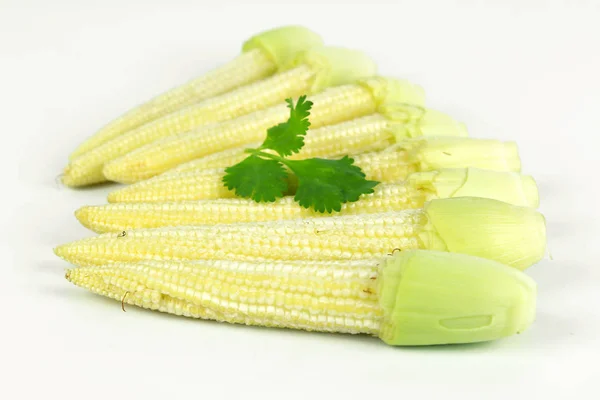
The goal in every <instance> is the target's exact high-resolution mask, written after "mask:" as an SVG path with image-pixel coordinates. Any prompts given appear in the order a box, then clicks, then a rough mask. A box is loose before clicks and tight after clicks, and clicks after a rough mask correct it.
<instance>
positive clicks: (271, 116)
mask: <svg viewBox="0 0 600 400" xmlns="http://www.w3.org/2000/svg"><path fill="white" fill-rule="evenodd" d="M309 99H310V101H312V102H313V103H314V104H313V107H312V110H311V115H310V123H311V127H312V128H313V129H314V128H318V127H320V126H324V125H330V124H335V123H338V122H341V121H347V120H351V119H353V118H357V117H360V116H365V115H369V114H373V113H375V112H376V111H377V110H378V109H379V108H381V107H384V106H385V105H387V104H390V102H393V103H396V102H409V103H415V104H417V105H421V104H422V103H423V101H424V100H423V93H422V89H421V88H420V87H418V86H415V85H412V84H410V83H408V82H405V81H398V80H395V79H386V78H372V79H368V80H365V81H361V82H359V83H354V84H348V85H342V86H337V87H333V88H329V89H327V90H325V91H323V92H321V93H319V94H316V95H314V96H311V97H310V98H309ZM288 116H289V109H288V108H287V104H285V103H283V104H280V105H277V106H273V107H271V108H268V109H265V110H260V111H256V112H254V113H252V114H247V115H245V116H242V117H239V118H236V119H233V120H229V121H224V122H221V123H219V124H213V125H207V126H205V127H203V128H200V129H197V130H194V131H191V132H189V133H184V134H181V135H177V136H174V137H169V138H165V139H162V140H157V141H155V142H153V143H150V144H148V145H146V146H143V147H141V148H139V149H137V150H134V151H132V152H130V153H128V154H126V155H124V156H122V157H119V158H117V159H116V160H114V161H112V162H111V163H110V164H108V165H106V167H105V174H106V176H107V178H109V179H111V180H114V181H117V182H122V183H133V182H137V181H140V180H143V179H147V178H150V177H152V176H155V175H158V174H160V173H162V172H165V171H166V170H169V169H171V168H173V167H175V166H177V165H179V164H181V163H183V162H187V161H190V160H193V159H196V158H198V157H202V156H206V155H209V154H212V153H215V152H219V151H223V150H226V149H229V148H232V147H238V146H241V145H244V144H248V143H253V142H256V141H260V140H263V139H264V138H265V137H266V130H267V129H268V128H270V127H272V126H273V125H276V124H279V123H281V122H284V121H286V120H287V118H288Z"/></svg>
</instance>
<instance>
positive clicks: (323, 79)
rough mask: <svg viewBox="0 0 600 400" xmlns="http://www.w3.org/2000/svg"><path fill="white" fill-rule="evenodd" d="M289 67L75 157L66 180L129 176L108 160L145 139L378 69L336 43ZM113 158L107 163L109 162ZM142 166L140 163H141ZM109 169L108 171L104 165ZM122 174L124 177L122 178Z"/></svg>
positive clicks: (260, 107)
mask: <svg viewBox="0 0 600 400" xmlns="http://www.w3.org/2000/svg"><path fill="white" fill-rule="evenodd" d="M292 66H293V67H292V68H291V69H286V70H283V71H281V72H278V73H277V74H275V75H273V76H271V77H268V78H265V79H263V80H261V81H258V82H255V83H251V84H248V85H246V86H242V87H240V88H238V89H235V90H232V91H230V92H227V93H224V94H222V95H220V96H216V97H212V98H210V99H206V100H204V101H202V102H200V103H197V104H194V105H191V106H189V107H186V108H184V109H182V110H179V111H176V112H174V113H172V114H168V115H165V116H164V117H162V118H159V119H157V120H154V121H152V122H149V123H148V124H145V125H142V126H140V127H138V128H136V129H134V130H132V131H130V132H127V133H125V134H124V135H122V136H119V137H116V138H114V139H112V140H110V141H108V142H106V143H104V144H103V145H101V146H100V147H97V148H95V149H93V150H91V151H89V152H87V153H85V154H82V155H81V156H79V157H77V158H76V159H74V160H72V161H71V163H70V164H69V165H68V166H67V168H66V169H65V171H64V176H63V182H64V183H65V184H67V185H70V186H79V185H85V184H90V183H95V182H100V181H103V180H106V179H105V178H107V179H108V180H115V181H125V180H127V179H128V177H129V175H130V171H129V170H128V169H125V170H124V169H122V168H121V167H120V166H122V165H121V164H120V163H114V164H113V163H109V162H110V161H111V160H114V159H117V158H119V157H120V156H122V155H125V154H127V153H128V152H130V151H133V150H135V149H137V148H139V147H142V146H144V145H146V144H149V143H153V142H155V141H157V140H159V139H162V138H167V137H171V136H177V135H180V134H184V133H186V132H189V131H193V130H196V129H200V128H201V127H203V126H206V125H210V124H211V123H213V125H215V124H214V123H216V122H219V121H225V120H231V119H235V118H237V117H239V116H242V115H246V114H248V113H252V112H254V111H257V110H264V109H268V107H271V106H273V105H275V104H278V103H280V102H283V101H284V100H285V99H286V98H289V97H298V96H300V95H303V94H313V93H318V92H320V91H322V90H323V89H324V88H326V87H329V86H338V85H343V84H347V83H352V82H356V81H357V80H360V79H364V78H367V77H372V76H373V75H374V74H375V73H376V70H377V67H376V65H375V64H374V62H373V61H372V60H371V59H370V58H368V57H367V56H366V55H365V54H363V53H361V52H358V51H354V50H349V49H344V48H335V47H320V48H316V49H311V50H309V51H306V52H303V53H301V54H300V55H299V56H298V58H297V59H294V63H293V64H292ZM106 163H109V164H108V165H106V167H105V164H106ZM141 166H142V165H141V164H138V165H136V168H140V167H141ZM103 168H104V170H103ZM121 176H123V179H121Z"/></svg>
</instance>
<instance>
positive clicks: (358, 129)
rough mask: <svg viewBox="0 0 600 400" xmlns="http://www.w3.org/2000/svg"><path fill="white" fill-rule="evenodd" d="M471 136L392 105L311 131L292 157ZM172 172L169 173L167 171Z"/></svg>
mask: <svg viewBox="0 0 600 400" xmlns="http://www.w3.org/2000/svg"><path fill="white" fill-rule="evenodd" d="M421 136H425V137H444V136H456V137H464V136H468V134H467V130H466V127H465V126H464V124H461V123H458V122H456V121H455V120H454V119H453V118H451V117H450V116H448V115H446V114H444V113H441V112H439V111H435V110H426V109H424V108H422V107H417V106H413V105H409V104H390V105H387V106H386V107H380V109H379V110H378V112H377V113H375V114H371V115H368V116H365V117H361V118H356V119H353V120H350V121H345V122H342V123H339V124H335V125H329V126H324V127H322V128H318V129H312V130H311V131H310V135H308V136H307V137H306V138H305V140H304V146H303V147H302V150H301V151H300V152H299V153H297V154H294V155H292V156H290V157H289V159H292V160H298V159H304V158H311V157H327V158H331V157H337V156H343V155H347V154H360V153H365V152H371V151H380V150H384V149H385V148H387V147H390V146H392V145H394V144H396V143H398V142H400V141H402V140H404V139H407V138H417V137H421ZM260 144H261V143H259V142H256V143H251V144H248V145H245V146H239V147H234V148H231V149H228V150H224V151H221V152H218V153H214V154H211V155H209V156H206V157H202V158H199V159H197V160H194V161H191V162H189V163H185V164H181V165H179V166H177V167H176V168H174V169H173V172H184V171H188V170H198V169H207V168H220V167H228V166H230V165H234V164H236V163H238V162H240V161H242V160H243V159H244V158H245V157H246V156H247V154H246V153H245V152H244V151H245V150H246V148H248V147H252V148H257V147H259V146H260ZM167 172H169V171H167Z"/></svg>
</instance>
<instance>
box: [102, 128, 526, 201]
mask: <svg viewBox="0 0 600 400" xmlns="http://www.w3.org/2000/svg"><path fill="white" fill-rule="evenodd" d="M368 118H370V117H368ZM317 130H319V129H317ZM317 130H315V132H316V131H317ZM311 134H312V133H311ZM310 136H311V135H310V134H309V135H307V137H306V140H307V141H308V140H309V138H310ZM340 146H341V147H344V145H343V144H341V145H340ZM465 153H468V156H465ZM345 154H348V153H345ZM345 154H344V155H345ZM236 157H237V158H236ZM352 157H353V158H354V160H355V164H356V165H357V166H359V167H360V168H361V169H362V170H363V172H364V173H365V174H366V176H367V179H372V180H376V181H378V182H396V181H400V180H404V179H406V178H407V177H408V175H409V174H411V173H414V172H423V171H431V170H436V169H441V168H466V167H476V168H483V169H489V170H496V171H516V172H518V171H519V170H520V167H521V164H520V160H519V155H518V149H517V147H516V145H515V143H514V142H499V141H495V140H485V139H470V138H456V139H453V138H436V139H434V138H419V139H413V140H403V141H402V142H400V143H398V144H397V145H393V146H391V147H388V148H386V149H385V150H383V151H379V152H371V153H363V154H358V155H353V156H352ZM208 158H210V157H208ZM326 158H329V157H326ZM240 159H243V156H240V154H239V153H238V152H237V151H236V152H235V153H234V152H232V153H231V157H230V158H227V157H222V158H219V162H218V163H217V162H216V160H215V159H213V161H215V162H214V164H211V165H215V166H218V167H226V166H230V165H233V164H235V163H236V162H239V161H240ZM211 163H212V162H211ZM223 164H225V165H223ZM205 165H206V163H204V161H203V159H199V160H197V161H192V162H190V163H188V164H183V165H182V166H181V168H179V169H176V170H174V171H172V172H171V171H168V172H166V173H164V174H162V175H159V176H156V177H154V178H151V179H148V180H145V181H141V182H138V183H136V184H133V185H130V186H126V187H124V188H122V189H119V190H116V191H113V192H111V193H109V195H108V201H109V202H111V203H121V202H122V203H136V202H160V201H183V200H208V199H218V198H231V197H234V196H235V195H234V193H233V192H232V191H229V190H227V188H225V186H224V185H223V182H222V178H223V175H224V171H223V169H222V168H221V169H216V168H215V169H209V170H205V169H204V166H205Z"/></svg>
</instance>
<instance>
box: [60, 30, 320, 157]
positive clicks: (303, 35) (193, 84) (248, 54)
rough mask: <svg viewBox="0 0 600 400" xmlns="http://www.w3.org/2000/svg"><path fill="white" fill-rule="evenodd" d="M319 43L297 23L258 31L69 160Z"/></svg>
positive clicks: (270, 70)
mask: <svg viewBox="0 0 600 400" xmlns="http://www.w3.org/2000/svg"><path fill="white" fill-rule="evenodd" d="M320 45H322V40H321V38H320V37H319V35H317V34H316V33H314V32H312V31H310V30H308V29H306V28H304V27H300V26H285V27H281V28H276V29H272V30H269V31H265V32H261V33H259V34H257V35H255V36H253V37H251V38H250V39H249V40H247V41H246V42H245V43H244V45H243V46H242V53H241V54H240V55H239V56H238V57H236V58H234V59H233V60H232V61H230V62H229V63H227V64H224V65H222V66H221V67H219V68H217V69H215V70H213V71H211V72H208V73H207V74H205V75H203V76H201V77H198V78H196V79H193V80H191V81H189V82H187V83H185V84H183V85H181V86H179V87H176V88H173V89H171V90H169V91H167V92H165V93H163V94H161V95H159V96H157V97H155V98H153V99H151V100H150V101H148V102H146V103H144V104H141V105H139V106H137V107H135V108H133V109H132V110H130V111H128V112H127V113H125V114H123V115H122V116H120V117H119V118H117V119H115V120H114V121H112V122H110V123H109V124H108V125H106V126H105V127H104V128H102V129H101V130H100V131H98V132H97V133H96V134H95V135H94V136H92V137H90V138H89V139H87V140H86V141H85V142H83V143H82V144H81V145H80V146H79V147H78V148H77V149H76V150H75V151H74V152H73V153H72V154H71V157H70V159H75V158H76V157H78V156H80V155H82V154H83V153H85V152H88V151H90V150H92V149H93V148H96V147H98V146H100V145H101V144H103V143H105V142H107V141H109V140H111V139H114V138H115V137H117V136H119V135H122V134H123V133H125V132H127V131H129V130H132V129H134V128H137V127H138V126H141V125H143V124H145V123H148V122H150V121H153V120H155V119H157V118H160V117H162V116H164V115H167V114H169V113H172V112H174V111H177V110H179V109H181V108H184V107H186V106H189V105H192V104H194V103H198V102H200V101H202V100H205V99H208V98H210V97H213V96H217V95H220V94H222V93H225V92H228V91H230V90H232V89H235V88H237V87H240V86H243V85H247V84H249V83H252V82H255V81H258V80H261V79H264V78H266V77H268V76H270V75H272V74H274V73H275V72H276V71H277V70H278V69H279V68H281V66H282V65H284V64H285V63H287V62H288V59H289V58H290V57H292V56H293V55H294V54H296V53H298V52H301V51H304V50H307V49H309V48H311V47H316V46H320Z"/></svg>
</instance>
